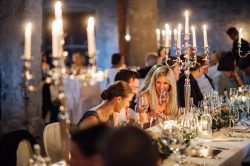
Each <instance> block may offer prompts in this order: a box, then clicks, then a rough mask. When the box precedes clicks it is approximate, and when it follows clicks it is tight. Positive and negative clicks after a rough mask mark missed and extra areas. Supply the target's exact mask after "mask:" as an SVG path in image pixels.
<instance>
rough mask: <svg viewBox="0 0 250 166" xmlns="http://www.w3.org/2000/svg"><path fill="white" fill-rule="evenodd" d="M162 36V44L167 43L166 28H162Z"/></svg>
mask: <svg viewBox="0 0 250 166" xmlns="http://www.w3.org/2000/svg"><path fill="white" fill-rule="evenodd" d="M161 37H162V43H161V44H162V45H163V44H165V41H166V31H165V30H161Z"/></svg>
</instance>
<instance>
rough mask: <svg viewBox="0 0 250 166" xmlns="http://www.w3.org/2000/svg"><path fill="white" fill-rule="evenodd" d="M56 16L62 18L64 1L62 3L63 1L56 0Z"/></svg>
mask: <svg viewBox="0 0 250 166" xmlns="http://www.w3.org/2000/svg"><path fill="white" fill-rule="evenodd" d="M55 18H56V19H61V18H62V3H61V1H56V3H55Z"/></svg>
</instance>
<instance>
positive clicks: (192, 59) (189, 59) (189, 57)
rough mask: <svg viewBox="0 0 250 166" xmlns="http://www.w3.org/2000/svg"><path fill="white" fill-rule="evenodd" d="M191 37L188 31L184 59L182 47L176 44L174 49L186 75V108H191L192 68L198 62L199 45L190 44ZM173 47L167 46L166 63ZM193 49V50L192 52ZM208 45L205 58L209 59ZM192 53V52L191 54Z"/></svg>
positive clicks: (177, 61) (185, 36) (187, 109)
mask: <svg viewBox="0 0 250 166" xmlns="http://www.w3.org/2000/svg"><path fill="white" fill-rule="evenodd" d="M189 39H190V33H187V34H185V35H184V41H185V44H184V46H183V47H184V60H181V57H180V56H181V48H177V47H176V45H175V46H174V49H175V50H176V57H177V60H176V63H175V64H174V65H176V64H178V65H179V66H180V68H181V69H183V70H184V74H185V76H186V79H185V83H184V97H185V110H186V111H189V110H190V95H191V87H190V73H191V72H190V68H191V67H194V66H195V65H196V64H197V63H198V62H197V47H192V46H191V45H190V44H189ZM170 48H171V47H166V58H165V60H166V62H165V63H166V64H167V61H168V60H169V57H168V55H169V50H170ZM191 50H192V52H191ZM208 51H209V50H208V47H204V55H205V56H204V60H208ZM191 53H192V54H191Z"/></svg>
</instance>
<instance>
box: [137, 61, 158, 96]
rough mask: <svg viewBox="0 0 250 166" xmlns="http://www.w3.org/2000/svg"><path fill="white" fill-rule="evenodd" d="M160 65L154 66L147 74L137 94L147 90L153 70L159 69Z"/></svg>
mask: <svg viewBox="0 0 250 166" xmlns="http://www.w3.org/2000/svg"><path fill="white" fill-rule="evenodd" d="M161 66H162V65H154V66H153V67H152V68H151V69H150V70H149V72H148V74H147V76H146V77H145V79H144V81H143V83H142V85H141V87H140V89H139V94H140V93H142V92H143V91H145V90H146V89H147V88H148V85H149V83H150V80H151V78H152V76H153V74H154V72H155V70H156V69H157V68H159V67H161Z"/></svg>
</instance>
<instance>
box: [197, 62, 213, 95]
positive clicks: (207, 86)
mask: <svg viewBox="0 0 250 166" xmlns="http://www.w3.org/2000/svg"><path fill="white" fill-rule="evenodd" d="M203 71H204V74H202V75H201V76H200V77H199V78H198V79H197V83H198V86H199V88H200V90H201V93H202V94H203V95H205V94H208V93H211V92H212V91H213V90H214V85H213V82H212V79H211V78H210V77H209V76H208V75H207V73H208V60H205V64H204V66H203Z"/></svg>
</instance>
